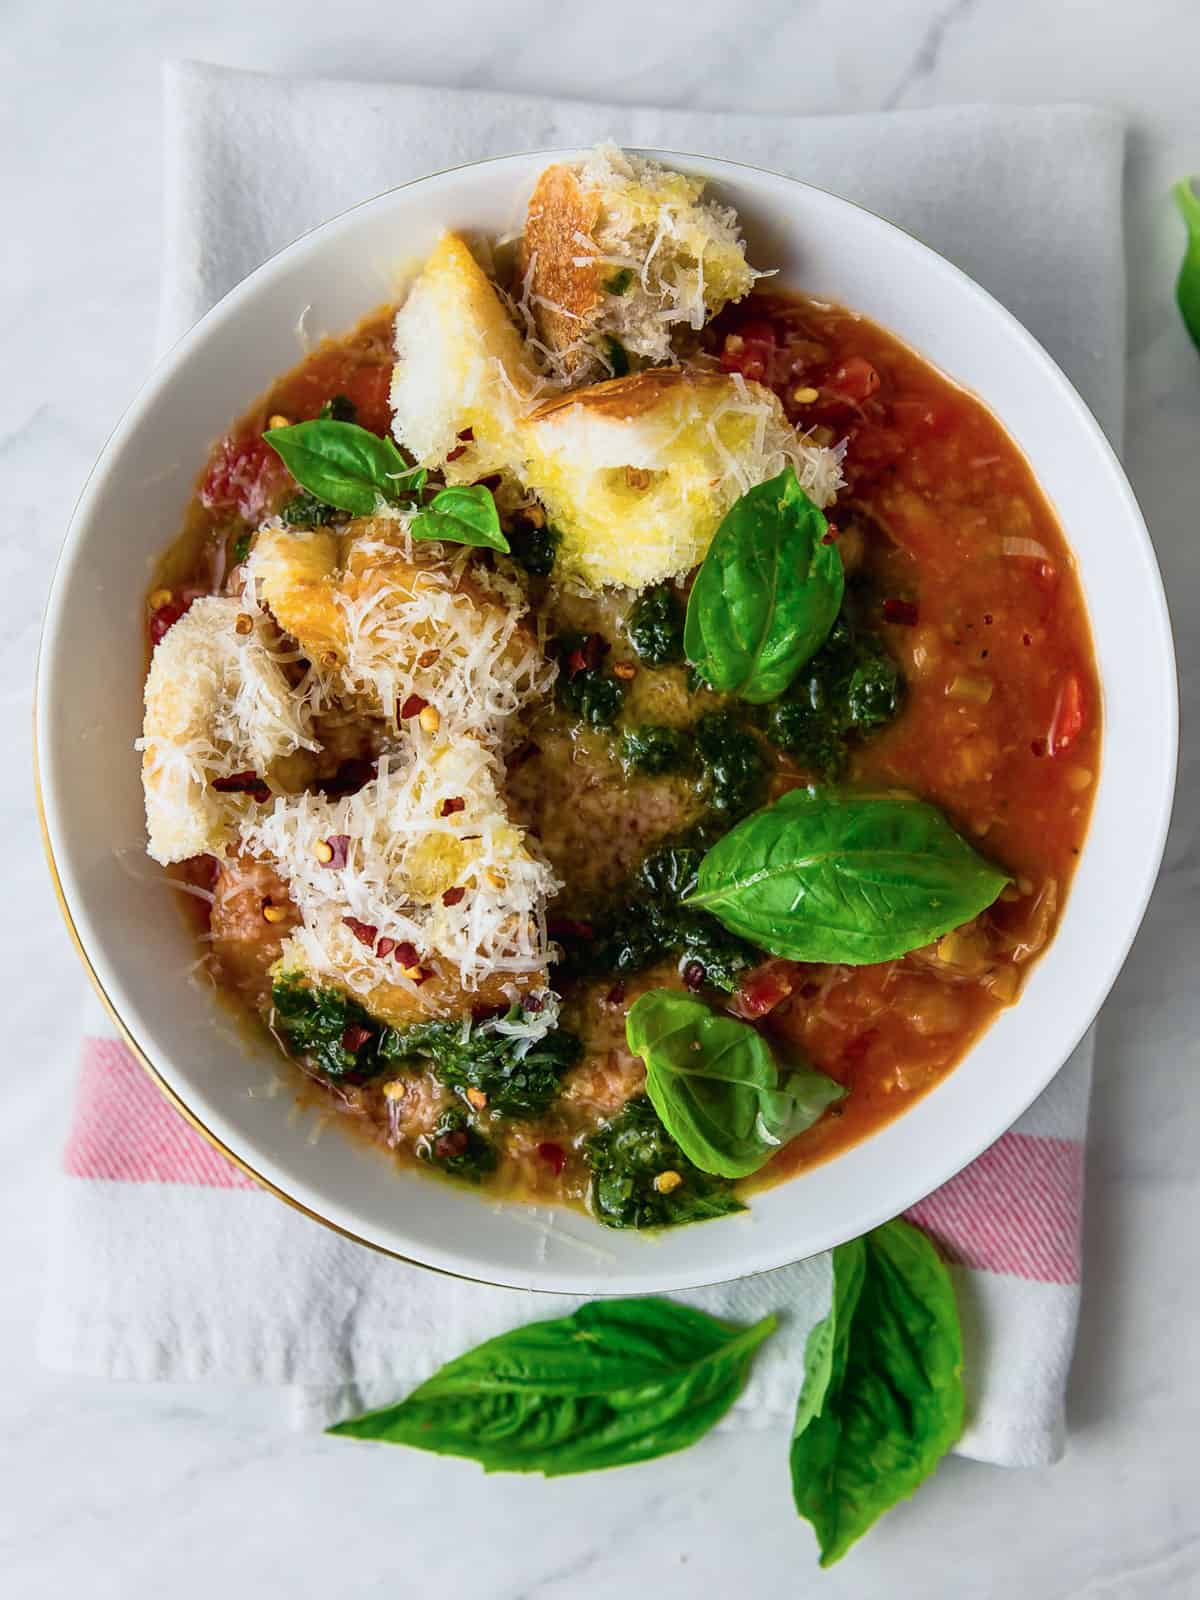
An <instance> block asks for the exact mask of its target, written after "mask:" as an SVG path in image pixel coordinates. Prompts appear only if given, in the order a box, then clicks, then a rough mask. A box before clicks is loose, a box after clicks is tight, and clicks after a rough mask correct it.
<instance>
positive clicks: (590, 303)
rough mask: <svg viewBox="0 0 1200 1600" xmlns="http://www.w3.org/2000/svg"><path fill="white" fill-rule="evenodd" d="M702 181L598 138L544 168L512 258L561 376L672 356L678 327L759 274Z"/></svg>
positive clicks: (726, 212)
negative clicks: (569, 159)
mask: <svg viewBox="0 0 1200 1600" xmlns="http://www.w3.org/2000/svg"><path fill="white" fill-rule="evenodd" d="M703 193H704V180H703V179H702V178H689V177H685V176H684V175H683V174H682V173H679V172H671V171H670V170H668V169H667V168H666V167H661V166H659V165H658V164H657V163H656V162H653V161H647V160H644V159H643V158H641V157H639V156H627V155H625V154H624V153H623V152H622V151H620V150H618V149H617V147H616V146H615V145H612V144H605V145H600V146H599V147H598V148H597V149H596V150H595V151H593V152H592V154H591V156H590V157H589V158H588V160H587V161H585V162H582V163H579V164H577V165H574V166H566V165H562V164H559V165H556V166H553V167H548V168H547V169H546V171H545V172H543V173H542V175H541V177H540V178H539V179H538V182H537V185H536V187H535V189H534V191H533V195H532V197H531V199H530V202H529V209H528V213H527V215H526V221H525V231H524V235H523V237H522V241H521V250H520V255H519V258H518V265H519V270H520V273H521V277H522V281H523V291H524V292H523V299H524V302H525V304H526V306H527V308H528V310H529V313H530V315H531V316H532V318H533V321H534V323H535V325H536V327H537V332H538V336H539V338H540V340H541V342H542V343H543V345H545V347H546V350H547V352H548V355H549V357H550V360H551V364H552V366H555V367H557V368H558V375H559V376H560V377H563V378H565V379H567V380H570V381H575V380H578V379H580V378H585V379H586V378H589V377H592V378H595V377H600V376H601V375H603V374H604V373H617V372H619V371H620V370H621V363H622V361H625V362H629V361H632V363H633V364H634V365H638V364H640V363H642V362H665V361H670V360H671V359H672V352H671V335H672V332H673V330H674V328H676V327H678V326H680V325H686V326H687V327H689V328H692V329H699V328H702V327H703V326H704V323H705V322H706V321H707V319H708V318H709V317H711V316H713V315H714V314H715V313H716V312H718V311H719V310H720V309H721V307H722V306H723V305H725V304H727V303H728V302H729V301H731V300H740V299H741V298H742V296H743V295H746V294H748V293H749V292H750V289H751V288H752V287H753V284H754V280H755V279H756V278H757V277H758V276H759V274H758V273H756V272H755V271H754V269H753V268H752V267H751V266H749V265H748V264H747V262H746V253H745V245H744V243H743V241H742V238H741V234H740V232H739V229H738V223H737V217H736V215H735V213H734V212H733V211H732V210H731V209H730V208H729V207H727V206H721V205H719V204H717V203H716V202H715V201H711V200H705V199H703V198H702V197H703Z"/></svg>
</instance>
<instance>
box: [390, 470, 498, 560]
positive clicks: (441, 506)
mask: <svg viewBox="0 0 1200 1600" xmlns="http://www.w3.org/2000/svg"><path fill="white" fill-rule="evenodd" d="M411 531H412V536H413V538H414V539H440V540H441V541H442V542H443V543H444V544H469V545H474V546H475V547H476V548H477V549H486V550H500V551H502V552H503V553H504V554H505V555H507V554H508V540H507V539H506V538H505V537H504V534H503V533H502V532H501V531H500V513H499V512H498V511H497V510H496V502H495V500H494V499H493V498H492V492H491V490H490V489H487V488H485V487H484V485H483V484H481V483H472V484H452V485H451V487H450V488H448V489H442V490H439V492H438V493H437V494H435V495H434V497H433V499H432V500H431V501H430V502H429V504H428V506H427V507H426V508H425V510H424V511H421V512H418V513H417V515H416V516H415V517H414V518H413V522H412V530H411Z"/></svg>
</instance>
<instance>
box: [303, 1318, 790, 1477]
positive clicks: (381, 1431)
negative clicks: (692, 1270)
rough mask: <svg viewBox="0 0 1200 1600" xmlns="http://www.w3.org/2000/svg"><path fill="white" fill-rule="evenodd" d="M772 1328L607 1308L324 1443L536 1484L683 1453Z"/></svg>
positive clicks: (741, 1381) (736, 1389)
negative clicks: (422, 1456) (533, 1479)
mask: <svg viewBox="0 0 1200 1600" xmlns="http://www.w3.org/2000/svg"><path fill="white" fill-rule="evenodd" d="M775 1326H776V1320H775V1317H774V1316H766V1317H764V1318H763V1319H762V1321H761V1322H756V1323H755V1324H754V1325H753V1327H749V1328H736V1327H733V1326H731V1325H730V1324H729V1323H726V1322H718V1321H717V1320H716V1318H715V1317H710V1316H706V1315H705V1313H704V1312H702V1311H693V1310H692V1309H691V1308H690V1307H688V1306H681V1305H674V1304H672V1302H671V1301H669V1300H605V1301H599V1302H596V1303H593V1304H591V1305H585V1306H581V1307H580V1309H579V1310H578V1311H576V1312H574V1313H573V1314H572V1315H571V1316H569V1317H559V1318H556V1319H555V1320H553V1321H550V1322H534V1323H531V1324H530V1325H529V1326H528V1327H525V1328H516V1329H514V1330H513V1332H511V1333H505V1334H501V1335H500V1337H499V1338H497V1339H489V1340H488V1341H487V1343H486V1344H481V1345H479V1346H478V1347H477V1348H476V1349H474V1350H471V1351H468V1353H467V1354H466V1355H463V1356H459V1357H458V1358H457V1360H455V1361H451V1362H449V1363H448V1364H447V1365H446V1366H444V1367H442V1368H441V1369H440V1371H438V1372H435V1373H434V1375H433V1377H432V1378H430V1379H428V1381H427V1382H425V1383H423V1384H421V1386H420V1387H419V1388H418V1389H414V1390H413V1392H412V1394H410V1395H409V1396H408V1398H407V1399H406V1400H402V1401H401V1402H400V1404H399V1405H394V1406H386V1407H384V1408H383V1409H382V1410H380V1411H369V1412H367V1414H366V1415H365V1416H361V1417H354V1418H352V1419H351V1420H349V1421H347V1422H340V1423H337V1424H336V1425H335V1426H334V1427H332V1428H330V1430H329V1432H330V1433H336V1434H346V1435H350V1436H351V1437H353V1438H356V1439H381V1440H384V1441H386V1442H387V1443H389V1444H408V1445H416V1446H417V1448H418V1449H421V1450H431V1451H434V1452H435V1453H436V1454H438V1455H448V1456H466V1457H468V1458H469V1459H470V1460H472V1461H478V1462H479V1464H480V1465H481V1466H482V1467H483V1469H484V1470H485V1471H486V1472H541V1473H544V1474H545V1475H546V1477H548V1478H549V1477H557V1476H560V1475H562V1474H565V1473H574V1472H593V1471H595V1470H597V1469H598V1468H600V1467H620V1466H627V1465H629V1464H630V1463H632V1462H635V1461H649V1460H650V1459H651V1458H653V1457H654V1456H663V1455H667V1454H669V1453H670V1452H672V1451H674V1450H683V1449H686V1448H687V1446H688V1445H690V1444H694V1443H695V1442H696V1440H697V1439H699V1438H700V1437H701V1436H702V1435H703V1434H705V1433H707V1432H708V1430H709V1429H710V1428H711V1427H712V1425H713V1424H714V1423H715V1422H717V1421H718V1420H719V1419H720V1418H721V1417H722V1416H724V1414H725V1412H726V1411H728V1409H729V1407H730V1406H731V1405H732V1404H733V1402H734V1401H735V1400H736V1399H737V1397H738V1395H739V1394H740V1393H741V1391H742V1388H743V1386H744V1385H745V1382H746V1378H747V1376H748V1374H749V1370H750V1363H751V1361H752V1360H753V1357H754V1353H755V1351H756V1350H757V1349H758V1347H759V1346H760V1345H761V1344H762V1342H763V1340H764V1339H766V1338H768V1337H769V1336H770V1334H772V1333H773V1332H774V1331H775Z"/></svg>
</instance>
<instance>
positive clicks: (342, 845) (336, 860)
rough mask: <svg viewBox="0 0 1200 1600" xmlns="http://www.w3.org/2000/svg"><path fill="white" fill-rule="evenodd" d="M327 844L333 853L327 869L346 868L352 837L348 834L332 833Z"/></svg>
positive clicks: (327, 863)
mask: <svg viewBox="0 0 1200 1600" xmlns="http://www.w3.org/2000/svg"><path fill="white" fill-rule="evenodd" d="M325 843H326V844H327V845H328V846H329V848H330V849H331V850H332V851H333V854H332V855H331V856H330V858H329V860H328V861H327V862H326V863H325V865H326V866H327V867H344V866H345V865H346V862H347V860H348V859H349V856H350V835H349V834H348V833H331V834H330V835H329V837H328V839H326V841H325Z"/></svg>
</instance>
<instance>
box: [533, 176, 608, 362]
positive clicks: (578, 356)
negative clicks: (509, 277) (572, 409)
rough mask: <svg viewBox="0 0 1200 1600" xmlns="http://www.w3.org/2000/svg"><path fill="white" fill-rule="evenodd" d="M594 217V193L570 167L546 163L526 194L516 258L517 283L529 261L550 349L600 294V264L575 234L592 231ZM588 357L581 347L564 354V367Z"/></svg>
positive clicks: (582, 321) (584, 320)
mask: <svg viewBox="0 0 1200 1600" xmlns="http://www.w3.org/2000/svg"><path fill="white" fill-rule="evenodd" d="M599 220H600V197H599V195H598V194H585V193H584V192H583V190H582V189H581V188H580V187H579V180H578V179H577V178H576V176H575V174H574V173H573V172H572V171H571V169H570V167H564V166H554V167H547V168H546V170H545V172H543V173H542V175H541V177H540V178H539V179H538V181H537V186H536V188H535V189H534V191H533V194H532V195H531V196H530V199H529V210H528V213H527V215H526V218H525V232H524V234H523V236H522V239H521V248H520V252H519V255H518V258H517V260H518V271H519V272H520V277H521V282H522V283H524V281H525V277H526V274H527V273H528V272H529V268H530V264H531V263H532V266H533V274H532V277H531V279H530V288H531V291H532V294H533V296H534V297H535V298H534V300H533V303H532V311H533V317H534V321H535V323H536V324H537V331H538V337H539V338H540V339H541V340H542V342H543V343H544V344H547V345H549V347H550V348H551V349H552V350H555V351H564V350H568V348H569V346H571V345H572V344H575V343H576V341H577V340H578V339H579V337H580V335H581V334H582V333H584V332H586V330H587V325H588V323H589V322H590V321H591V320H592V319H593V318H594V316H595V313H596V311H597V310H598V308H599V306H600V304H601V302H602V300H603V298H604V296H603V292H602V290H601V288H600V267H599V265H598V264H597V263H595V262H587V261H582V257H583V256H584V255H586V253H587V252H586V248H585V246H584V245H582V244H581V243H580V235H582V237H583V238H585V239H591V238H592V237H593V235H594V233H595V229H596V224H597V223H598V221H599ZM545 301H549V302H551V304H549V305H547V304H544V303H543V302H545ZM558 307H561V308H562V309H561V310H559V309H557V308H558ZM588 361H589V357H588V352H587V351H586V350H584V349H577V350H573V351H571V352H570V353H569V354H568V355H566V356H564V358H563V362H564V365H565V367H566V369H567V371H568V373H574V372H576V371H577V370H578V369H579V368H580V367H582V366H586V365H587V364H588Z"/></svg>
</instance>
